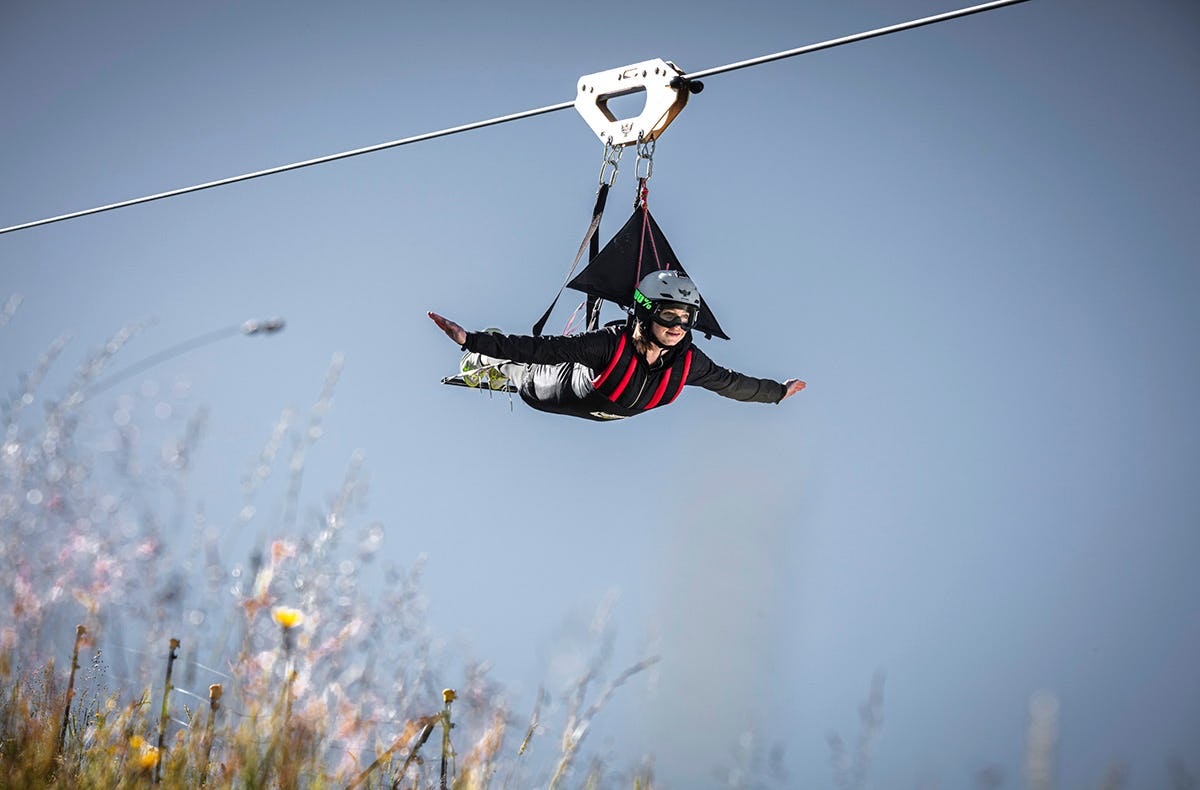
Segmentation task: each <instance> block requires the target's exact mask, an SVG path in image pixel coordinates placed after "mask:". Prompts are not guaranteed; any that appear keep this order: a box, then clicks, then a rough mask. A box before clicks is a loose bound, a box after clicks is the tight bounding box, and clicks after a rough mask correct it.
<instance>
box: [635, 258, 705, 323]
mask: <svg viewBox="0 0 1200 790" xmlns="http://www.w3.org/2000/svg"><path fill="white" fill-rule="evenodd" d="M669 307H676V308H683V309H685V310H687V312H688V320H687V325H688V327H691V326H693V325H695V323H696V315H697V313H699V312H700V291H699V290H697V289H696V284H695V283H694V282H692V280H691V278H690V277H688V276H687V275H686V274H680V273H679V272H674V271H667V270H659V271H654V272H650V274H647V275H646V276H645V277H643V278H642V281H641V282H639V283H638V286H637V288H636V289H635V290H634V292H633V314H634V315H635V316H636V317H637V318H638V319H639V320H641V321H642V322H643V323H644V324H645V325H646V328H647V329H649V328H650V323H649V322H650V321H652V320H653V321H656V322H657V323H659V324H663V325H664V326H674V325H676V324H678V323H680V322H678V321H675V322H671V323H669V324H667V323H664V322H663V321H661V320H659V319H658V313H659V312H660V311H661V310H663V309H666V308H669Z"/></svg>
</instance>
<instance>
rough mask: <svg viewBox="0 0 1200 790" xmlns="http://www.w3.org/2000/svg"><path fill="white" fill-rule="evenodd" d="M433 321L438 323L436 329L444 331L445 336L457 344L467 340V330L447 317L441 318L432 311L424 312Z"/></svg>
mask: <svg viewBox="0 0 1200 790" xmlns="http://www.w3.org/2000/svg"><path fill="white" fill-rule="evenodd" d="M426 315H428V316H429V318H430V320H432V321H433V323H435V324H437V325H438V329H440V330H442V331H443V332H445V333H446V337H448V338H450V339H451V340H453V341H454V342H455V343H457V344H458V345H460V346H461V345H462V344H463V343H465V342H467V330H465V329H463V328H462V327H461V326H459V325H458V324H456V323H454V322H453V321H451V320H450V319H449V318H443V317H442V316H440V315H438V314H437V313H434V312H429V313H426Z"/></svg>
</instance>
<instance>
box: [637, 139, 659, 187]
mask: <svg viewBox="0 0 1200 790" xmlns="http://www.w3.org/2000/svg"><path fill="white" fill-rule="evenodd" d="M655 144H656V139H655V138H653V137H651V138H650V139H649V140H643V139H642V137H641V135H639V136H638V141H637V162H636V163H635V164H634V166H633V174H634V176H635V177H637V179H638V181H639V182H642V181H649V180H650V176H652V175H653V174H654V146H655ZM642 162H645V163H646V166H645V172H644V173H643V172H642Z"/></svg>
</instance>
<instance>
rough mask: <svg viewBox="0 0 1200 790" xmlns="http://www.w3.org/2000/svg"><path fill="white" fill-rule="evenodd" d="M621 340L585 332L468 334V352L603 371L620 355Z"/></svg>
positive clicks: (598, 333) (465, 348)
mask: <svg viewBox="0 0 1200 790" xmlns="http://www.w3.org/2000/svg"><path fill="white" fill-rule="evenodd" d="M616 344H617V337H616V335H614V334H613V333H611V332H607V331H603V330H601V331H598V332H585V333H583V334H581V335H543V336H539V337H534V336H532V335H501V334H497V333H492V332H468V333H467V342H465V343H463V349H464V350H466V351H475V352H478V353H480V354H485V355H487V356H489V357H496V358H497V359H507V360H511V361H513V362H533V363H538V364H543V365H554V364H558V363H560V362H578V363H579V364H581V365H586V366H587V367H589V368H592V369H597V368H603V367H604V366H605V365H606V364H608V360H609V359H610V358H611V357H612V355H613V352H614V351H616V347H617V346H616Z"/></svg>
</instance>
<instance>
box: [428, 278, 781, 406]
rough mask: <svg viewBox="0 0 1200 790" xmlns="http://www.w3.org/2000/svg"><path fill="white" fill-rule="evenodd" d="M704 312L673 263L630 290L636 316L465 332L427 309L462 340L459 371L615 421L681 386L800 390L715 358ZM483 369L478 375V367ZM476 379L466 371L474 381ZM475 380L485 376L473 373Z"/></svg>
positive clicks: (755, 395) (771, 395) (765, 396)
mask: <svg viewBox="0 0 1200 790" xmlns="http://www.w3.org/2000/svg"><path fill="white" fill-rule="evenodd" d="M699 310H700V293H699V291H697V290H696V286H695V284H694V283H693V282H692V281H691V279H689V278H688V277H686V276H685V275H681V274H679V273H678V272H675V271H656V272H652V273H651V274H648V275H646V276H645V277H643V278H642V280H641V282H639V283H638V287H637V289H636V290H635V291H634V292H633V320H632V321H630V322H629V324H628V325H627V326H608V327H605V328H603V329H599V330H596V331H593V332H585V333H583V334H580V335H569V336H562V337H553V336H552V337H533V336H522V335H502V334H495V333H491V332H467V331H466V330H465V329H463V328H462V327H461V326H459V325H458V324H456V323H454V322H453V321H450V320H449V319H446V318H443V317H442V316H440V315H438V314H437V313H429V317H430V318H431V319H433V322H434V323H435V324H437V325H438V327H439V328H441V330H442V331H443V332H445V333H446V335H447V336H448V337H449V338H450V339H451V340H453V341H454V342H455V343H458V344H459V345H460V346H462V348H463V350H464V351H466V352H467V353H466V354H465V355H464V356H463V365H462V369H463V371H464V374H465V375H470V374H468V373H467V372H468V371H472V370H474V371H479V372H480V373H483V374H484V375H483V380H484V381H487V380H488V378H487V376H488V375H489V374H490V373H491V372H492V371H498V372H499V374H501V375H503V376H504V377H506V378H507V379H508V380H509V381H510V382H512V384H513V385H514V386H515V387H516V389H517V391H518V392H519V393H520V394H521V399H522V400H524V401H525V402H526V403H528V404H529V405H530V406H532V407H533V408H535V409H539V410H541V411H546V412H551V413H554V414H568V415H571V416H574V417H583V418H585V419H589V420H618V419H621V418H623V417H633V416H634V415H637V414H641V413H642V412H645V411H649V410H650V409H654V408H657V407H659V406H666V405H667V404H668V403H671V402H672V401H674V400H675V398H677V397H679V393H680V392H681V391H682V390H683V387H684V385H685V384H691V385H693V386H698V387H704V388H705V389H708V390H712V391H713V392H715V393H717V394H718V395H722V396H724V397H726V398H733V399H734V400H740V401H753V402H757V403H779V402H780V401H781V400H783V399H784V398H787V397H789V396H791V395H795V394H796V393H797V392H799V391H800V390H802V389H804V382H803V381H800V380H798V379H789V380H788V381H786V382H784V383H782V384H780V383H779V382H778V381H772V380H771V379H756V378H753V377H751V376H745V375H742V374H741V373H736V372H734V371H732V370H728V369H726V368H723V367H720V366H719V365H717V364H715V363H714V362H713V361H712V360H711V359H709V357H708V355H707V354H705V353H704V352H703V351H701V350H700V349H699V348H696V347H694V346H693V345H692V333H691V327H692V326H693V325H694V324H695V322H696V316H697V314H698V313H699ZM476 375H478V374H476ZM469 380H470V379H469ZM475 380H479V379H478V378H476V379H475Z"/></svg>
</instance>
